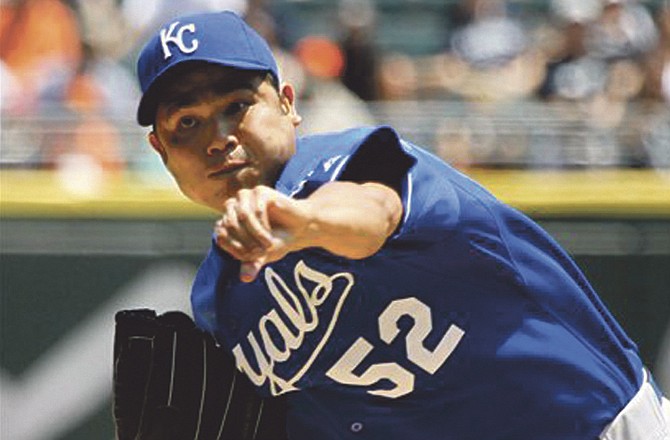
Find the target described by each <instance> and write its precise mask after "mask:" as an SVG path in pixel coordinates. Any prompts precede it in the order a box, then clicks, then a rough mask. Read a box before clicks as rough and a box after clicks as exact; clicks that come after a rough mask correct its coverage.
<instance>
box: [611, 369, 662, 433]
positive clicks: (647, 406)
mask: <svg viewBox="0 0 670 440" xmlns="http://www.w3.org/2000/svg"><path fill="white" fill-rule="evenodd" d="M600 439H601V440H670V401H669V400H668V399H666V398H665V397H662V396H659V394H658V392H657V390H656V389H655V388H654V386H653V385H652V384H651V382H650V381H649V374H648V373H647V371H646V370H645V371H644V382H643V383H642V386H641V387H640V390H639V391H638V392H637V393H636V394H635V396H633V398H632V399H631V401H630V402H628V404H627V405H626V406H625V408H624V409H623V410H621V412H620V413H619V414H618V415H617V416H616V417H615V419H614V420H613V421H612V423H610V424H609V425H608V426H607V427H606V428H605V430H604V431H603V433H602V434H601V435H600Z"/></svg>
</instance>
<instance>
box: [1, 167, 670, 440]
mask: <svg viewBox="0 0 670 440" xmlns="http://www.w3.org/2000/svg"><path fill="white" fill-rule="evenodd" d="M473 175H475V177H476V178H477V179H478V180H480V181H482V182H483V183H484V184H485V186H487V187H489V189H491V190H492V191H493V192H494V193H496V194H497V195H499V196H500V197H501V198H503V199H504V200H506V201H508V202H510V203H511V204H513V205H515V206H518V207H520V208H522V209H523V210H524V211H526V212H527V213H529V214H530V215H531V216H532V217H534V218H536V219H537V220H539V221H540V223H541V224H542V225H543V226H544V227H545V228H546V229H547V230H548V231H549V232H550V233H552V234H553V235H554V236H555V237H556V238H557V240H558V241H559V242H561V243H562V244H563V245H564V246H565V247H566V248H567V249H568V251H570V252H571V253H572V254H573V255H574V256H575V258H576V259H577V261H578V263H579V264H580V265H581V267H582V269H583V270H584V271H585V273H586V275H587V277H588V278H589V279H590V280H591V282H592V283H593V285H594V286H595V288H596V290H597V291H598V292H599V293H600V295H601V297H602V298H603V300H604V301H605V303H606V304H607V305H608V306H609V307H610V309H611V310H612V312H613V313H614V314H615V316H616V317H617V318H618V319H619V321H620V322H621V324H622V326H623V327H624V328H625V330H626V331H627V332H628V333H629V334H630V335H631V337H633V339H635V340H636V341H637V343H638V344H639V347H640V350H641V353H642V355H643V357H644V359H645V361H646V362H647V364H648V365H649V366H650V367H652V368H653V369H654V373H655V374H656V375H657V376H658V377H659V378H661V379H663V380H666V381H667V380H670V377H667V376H668V373H669V372H670V364H663V362H664V358H663V356H669V354H664V353H662V352H661V345H662V343H663V337H664V335H665V334H666V333H667V332H670V330H668V327H669V326H670V179H667V178H666V177H667V176H663V175H661V176H660V177H659V176H658V175H651V176H649V175H646V176H644V177H643V176H641V175H639V174H637V173H635V174H628V173H624V174H620V175H618V176H613V175H611V174H607V173H606V174H601V175H599V176H598V175H594V174H592V173H589V174H584V175H577V174H572V175H570V176H566V175H564V176H562V177H561V175H560V174H555V173H550V174H543V175H536V176H534V177H533V176H532V174H529V173H521V174H515V173H502V174H501V173H491V172H486V173H483V172H473ZM25 176H26V175H20V176H19V175H16V176H12V175H11V173H4V174H3V176H2V182H1V183H2V192H1V195H2V197H1V199H0V249H1V251H2V253H1V256H0V258H1V260H0V268H1V269H0V270H1V272H0V280H1V281H0V313H1V315H0V318H1V320H0V325H1V328H0V380H1V382H0V392H1V393H2V395H1V396H0V401H1V403H0V412H1V413H2V420H0V426H1V428H0V438H3V439H4V438H7V439H10V438H11V439H73V440H75V439H82V440H83V439H93V438H95V439H112V438H113V425H112V416H111V405H110V390H111V375H112V365H111V347H112V337H113V315H114V313H115V311H117V310H120V309H122V308H130V307H150V308H154V309H157V310H159V311H163V310H169V309H181V310H188V307H189V306H188V290H189V286H190V283H191V280H192V277H193V275H194V273H195V271H196V269H197V265H198V263H199V261H200V260H201V258H202V257H203V256H204V253H205V252H206V251H207V249H208V246H209V235H210V231H211V225H212V223H213V221H214V219H215V215H213V214H211V213H209V212H207V211H204V210H201V209H199V208H195V207H193V205H191V204H190V203H189V202H187V201H185V200H183V199H182V198H181V197H180V196H179V195H177V194H176V193H175V192H174V189H173V188H171V187H170V188H162V189H161V188H147V187H146V186H143V185H139V184H138V183H137V182H127V181H125V182H116V183H115V185H114V186H113V189H110V190H109V191H108V192H106V193H104V194H103V195H102V196H100V197H96V198H91V197H87V198H81V197H80V196H72V195H71V194H70V195H68V194H66V193H63V191H62V189H59V187H58V182H56V181H52V180H50V179H52V178H53V177H52V176H50V175H41V176H36V175H33V177H32V181H27V180H26V179H25ZM617 182H619V183H617ZM540 183H541V184H540ZM575 188H579V189H580V190H579V192H576V190H575ZM666 191H667V192H666ZM624 192H625V194H624ZM669 351H670V349H669ZM665 362H670V361H669V360H666V361H665ZM666 368H667V369H668V370H666ZM661 369H663V370H661ZM663 386H668V384H667V382H663ZM666 391H669V392H670V389H666Z"/></svg>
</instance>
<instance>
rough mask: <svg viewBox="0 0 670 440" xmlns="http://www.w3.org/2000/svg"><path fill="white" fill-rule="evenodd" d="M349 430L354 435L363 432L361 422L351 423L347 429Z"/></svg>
mask: <svg viewBox="0 0 670 440" xmlns="http://www.w3.org/2000/svg"><path fill="white" fill-rule="evenodd" d="M349 429H350V430H351V432H353V433H354V434H358V433H359V432H361V431H362V430H363V424H362V423H361V422H353V423H352V424H351V426H350V427H349Z"/></svg>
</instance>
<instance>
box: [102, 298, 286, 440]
mask: <svg viewBox="0 0 670 440" xmlns="http://www.w3.org/2000/svg"><path fill="white" fill-rule="evenodd" d="M113 410H114V420H115V424H116V435H117V439H118V440H184V439H193V440H196V439H199V440H285V439H287V436H286V408H285V402H284V399H283V398H281V397H280V398H270V399H261V398H260V397H259V396H258V395H257V394H256V392H255V390H254V386H253V385H252V384H251V382H249V380H248V379H247V378H246V376H244V375H243V374H242V373H240V372H239V371H237V369H236V368H235V362H234V360H233V357H232V355H230V354H229V353H227V352H225V351H224V350H223V349H221V348H220V347H219V346H217V345H216V343H215V342H214V340H213V338H212V337H211V336H210V335H209V334H207V333H205V332H203V331H201V330H199V329H198V328H197V327H196V326H195V324H194V323H193V321H192V320H191V318H189V317H188V316H187V315H186V314H184V313H181V312H168V313H165V314H163V315H160V316H157V315H156V313H155V312H154V311H152V310H146V309H140V310H123V311H120V312H118V313H117V314H116V332H115V337H114V408H113Z"/></svg>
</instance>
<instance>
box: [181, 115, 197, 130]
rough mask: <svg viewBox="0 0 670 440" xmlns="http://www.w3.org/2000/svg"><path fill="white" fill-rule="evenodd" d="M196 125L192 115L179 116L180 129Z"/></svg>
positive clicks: (187, 128) (188, 128)
mask: <svg viewBox="0 0 670 440" xmlns="http://www.w3.org/2000/svg"><path fill="white" fill-rule="evenodd" d="M197 126H198V120H197V119H196V118H194V117H192V116H183V117H181V118H179V128H180V129H182V130H190V129H192V128H195V127H197Z"/></svg>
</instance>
